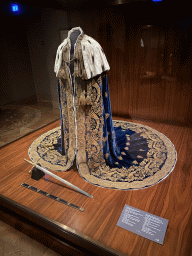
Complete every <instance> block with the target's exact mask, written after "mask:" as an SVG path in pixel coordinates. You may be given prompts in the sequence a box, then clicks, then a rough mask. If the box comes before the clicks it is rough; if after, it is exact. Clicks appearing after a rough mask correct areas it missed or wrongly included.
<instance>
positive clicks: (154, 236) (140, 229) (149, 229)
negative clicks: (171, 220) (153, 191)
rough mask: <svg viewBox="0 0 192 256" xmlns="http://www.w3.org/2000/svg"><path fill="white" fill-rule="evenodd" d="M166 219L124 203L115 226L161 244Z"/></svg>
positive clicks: (166, 222) (165, 228) (166, 223)
mask: <svg viewBox="0 0 192 256" xmlns="http://www.w3.org/2000/svg"><path fill="white" fill-rule="evenodd" d="M167 225H168V220H166V219H164V218H161V217H158V216H156V215H153V214H151V213H147V212H144V211H141V210H139V209H136V208H134V207H131V206H129V205H127V204H126V205H125V206H124V208H123V211H122V213H121V216H120V218H119V220H118V222H117V226H119V227H121V228H124V229H126V230H129V231H131V232H133V233H135V234H137V235H140V236H142V237H145V238H147V239H150V240H152V241H154V242H156V243H159V244H163V241H164V237H165V233H166V230H167Z"/></svg>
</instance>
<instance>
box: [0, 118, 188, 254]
mask: <svg viewBox="0 0 192 256" xmlns="http://www.w3.org/2000/svg"><path fill="white" fill-rule="evenodd" d="M114 119H115V118H114ZM128 121H129V120H128ZM134 122H138V123H141V124H144V125H147V126H150V127H152V128H154V129H156V130H158V131H159V132H161V133H163V134H165V135H166V136H167V137H168V138H169V139H170V140H171V141H172V143H173V144H174V145H175V148H176V150H177V154H178V156H177V157H178V160H177V164H176V167H175V169H174V170H173V172H172V173H171V174H170V175H169V176H168V178H167V179H165V180H163V181H161V182H160V183H159V184H157V185H155V186H152V187H149V188H147V189H141V190H133V191H131V190H130V191H121V190H113V189H107V188H101V187H97V186H94V185H92V184H89V183H87V182H86V181H84V180H83V179H82V178H81V177H80V176H79V174H78V171H77V169H76V167H75V166H73V168H72V169H71V170H69V171H67V172H64V173H61V172H55V174H57V175H58V176H60V177H61V178H63V179H65V180H67V181H69V182H71V183H72V184H74V185H76V186H78V187H79V188H81V189H83V190H85V191H86V192H88V193H90V194H91V195H93V199H91V198H88V197H86V196H84V195H82V194H79V193H78V192H76V191H73V190H72V189H70V188H69V187H67V186H65V185H64V184H62V183H60V182H59V181H57V180H55V179H53V178H52V177H48V178H47V177H43V178H42V179H41V180H39V181H35V180H32V179H31V178H30V176H31V175H30V174H29V171H30V169H31V166H30V165H29V164H28V163H27V162H25V161H24V160H23V159H24V158H27V159H29V157H28V148H29V146H30V145H31V143H32V142H33V141H34V140H35V139H36V138H38V137H39V136H40V135H41V134H43V133H45V132H46V131H48V130H50V129H53V128H55V127H57V126H59V125H60V121H57V122H54V123H52V124H50V125H48V126H46V127H44V128H42V129H40V130H38V131H35V132H33V133H31V134H29V135H27V136H25V137H23V138H21V139H19V140H17V141H15V142H13V143H11V144H9V145H7V146H5V147H3V148H1V149H0V166H1V169H0V208H1V211H2V212H5V211H6V209H7V210H8V211H10V212H11V213H12V216H14V215H15V216H17V218H18V219H20V220H19V221H20V222H22V219H23V222H25V223H27V222H28V225H30V226H31V227H34V230H35V229H38V230H42V232H44V233H47V235H48V236H49V237H52V238H54V239H55V240H57V241H58V242H59V243H60V245H63V248H64V250H65V248H68V250H69V251H71V255H88V254H90V252H91V253H92V255H131V256H140V255H148V256H150V255H151V256H153V255H155V256H162V255H166V256H167V255H169V256H176V255H178V256H190V255H191V253H192V250H191V249H192V244H191V236H192V233H191V232H192V221H191V212H192V200H191V196H192V164H191V163H192V162H191V158H192V129H191V128H189V127H181V126H174V125H168V124H159V123H153V122H145V121H135V120H134ZM23 182H25V183H28V184H29V185H32V186H34V187H36V188H39V189H41V190H44V191H46V192H48V193H50V194H53V195H56V196H58V197H60V198H62V199H64V200H66V201H69V202H71V203H73V204H76V205H78V206H80V207H83V208H84V209H85V210H84V211H83V212H80V211H78V210H76V209H74V208H71V207H69V206H67V205H64V204H61V203H59V202H57V201H54V200H52V199H50V198H47V197H45V196H43V195H41V194H38V193H35V192H33V191H31V190H29V189H26V188H23V187H22V186H21V183H23ZM125 204H127V205H130V206H133V207H135V208H138V209H140V210H143V211H146V212H150V213H152V214H155V215H157V216H160V217H163V218H165V219H168V220H169V223H168V228H167V232H166V235H165V240H164V244H163V245H160V244H157V243H155V242H152V241H150V240H147V239H145V238H143V237H141V236H139V235H136V234H133V233H131V232H129V231H126V230H124V229H122V228H120V227H118V226H116V224H117V221H118V219H119V217H120V214H121V212H122V210H123V207H124V205H125ZM0 215H1V216H3V214H1V213H0ZM13 218H14V217H13ZM10 221H11V220H10ZM29 235H30V232H29Z"/></svg>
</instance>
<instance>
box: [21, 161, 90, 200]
mask: <svg viewBox="0 0 192 256" xmlns="http://www.w3.org/2000/svg"><path fill="white" fill-rule="evenodd" d="M24 160H25V161H26V162H28V163H30V164H32V165H33V166H34V167H36V168H37V169H39V170H40V171H42V172H45V173H47V174H49V175H50V176H52V177H53V178H55V179H57V180H59V181H61V182H62V183H64V184H66V185H68V186H69V187H71V188H73V189H74V190H76V191H78V192H79V193H81V194H83V195H85V196H88V197H90V198H93V196H92V195H90V194H89V193H87V192H85V191H84V190H82V189H80V188H78V187H76V186H75V185H73V184H71V183H70V182H68V181H66V180H64V179H62V178H60V177H59V176H57V175H55V174H53V173H52V172H50V171H48V170H47V169H45V168H43V167H41V166H39V165H38V164H35V163H33V162H31V161H29V160H27V159H25V158H24Z"/></svg>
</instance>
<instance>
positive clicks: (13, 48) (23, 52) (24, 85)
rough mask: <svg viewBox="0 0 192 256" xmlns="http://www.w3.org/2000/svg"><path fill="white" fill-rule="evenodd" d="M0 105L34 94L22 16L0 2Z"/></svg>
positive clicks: (24, 18)
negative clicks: (13, 12)
mask: <svg viewBox="0 0 192 256" xmlns="http://www.w3.org/2000/svg"><path fill="white" fill-rule="evenodd" d="M0 15H1V36H0V105H5V104H8V103H11V102H15V101H18V100H22V99H27V98H31V97H32V98H35V97H36V92H35V86H34V82H33V75H32V69H31V63H30V56H29V50H28V42H27V34H26V26H25V25H26V17H24V16H23V15H22V14H21V15H19V16H17V15H13V14H11V12H10V9H9V4H8V3H7V4H4V5H1V9H0Z"/></svg>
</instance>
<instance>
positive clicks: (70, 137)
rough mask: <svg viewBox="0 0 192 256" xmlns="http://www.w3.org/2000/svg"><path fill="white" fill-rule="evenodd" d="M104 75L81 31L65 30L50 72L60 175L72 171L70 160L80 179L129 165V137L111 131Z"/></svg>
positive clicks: (102, 61)
mask: <svg viewBox="0 0 192 256" xmlns="http://www.w3.org/2000/svg"><path fill="white" fill-rule="evenodd" d="M109 69H110V67H109V64H108V62H107V59H106V56H105V54H104V52H103V49H102V47H101V46H100V45H99V43H98V42H97V41H95V40H94V39H93V38H91V37H89V36H87V35H85V34H84V33H83V31H82V29H81V28H80V27H77V28H73V29H72V30H70V31H69V33H68V37H67V38H66V39H65V40H64V41H63V42H62V44H61V45H60V46H59V47H58V50H57V54H56V60H55V69H54V71H55V73H56V76H57V77H58V94H59V104H60V112H61V137H60V138H59V141H58V143H57V145H58V151H59V152H60V153H61V154H62V155H64V159H65V161H63V162H62V163H61V164H62V170H63V171H66V170H68V169H69V168H70V167H71V166H72V164H73V162H74V159H75V157H76V164H77V168H78V170H79V173H80V174H81V170H82V171H83V172H84V176H85V173H87V174H93V175H94V173H97V175H98V173H99V172H100V171H101V170H105V171H106V173H107V172H109V171H111V168H115V169H118V168H120V169H121V170H122V167H123V168H128V167H130V166H131V164H133V161H134V159H133V158H132V157H131V156H129V155H128V154H127V153H125V149H128V148H127V144H126V142H127V140H126V138H127V139H129V138H128V137H129V136H130V135H131V134H132V132H131V131H129V134H128V133H127V132H128V131H126V130H122V129H120V128H118V127H115V129H114V126H113V121H112V114H111V104H110V95H109V89H108V80H107V74H106V72H107V71H108V70H109ZM117 137H118V138H117ZM117 139H118V143H117Z"/></svg>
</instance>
